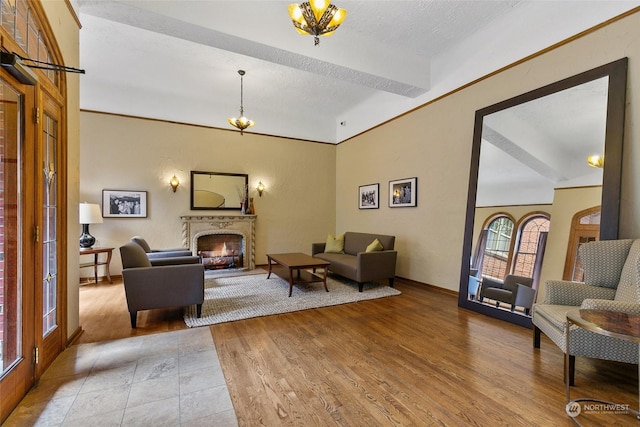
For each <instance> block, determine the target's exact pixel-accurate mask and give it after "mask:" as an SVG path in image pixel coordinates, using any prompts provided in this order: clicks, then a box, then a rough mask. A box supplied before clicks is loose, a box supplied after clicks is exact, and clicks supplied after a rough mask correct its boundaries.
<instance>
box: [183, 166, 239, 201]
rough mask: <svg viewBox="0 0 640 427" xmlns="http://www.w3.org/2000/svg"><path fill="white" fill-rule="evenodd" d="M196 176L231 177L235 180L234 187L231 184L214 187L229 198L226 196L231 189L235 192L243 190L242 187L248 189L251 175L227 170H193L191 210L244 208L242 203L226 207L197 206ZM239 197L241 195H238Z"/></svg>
mask: <svg viewBox="0 0 640 427" xmlns="http://www.w3.org/2000/svg"><path fill="white" fill-rule="evenodd" d="M196 176H209V177H211V176H218V177H231V179H232V180H233V181H234V182H233V184H230V185H233V189H230V188H228V187H229V186H225V187H224V188H223V187H219V188H213V189H214V190H215V191H216V192H217V193H219V194H221V195H222V196H225V200H227V199H228V197H226V195H228V194H229V193H230V191H233V192H237V191H239V190H238V188H240V191H242V189H247V188H249V175H248V174H244V173H225V172H204V171H191V191H190V196H191V198H190V202H191V204H190V206H191V210H192V211H198V210H216V211H218V210H240V209H241V208H242V206H240V204H238V205H237V206H235V205H233V206H224V207H216V206H195V191H196V190H197V189H196V188H195V185H194V182H195V177H196ZM234 194H235V193H234ZM238 199H239V197H238Z"/></svg>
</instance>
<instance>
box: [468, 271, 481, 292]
mask: <svg viewBox="0 0 640 427" xmlns="http://www.w3.org/2000/svg"><path fill="white" fill-rule="evenodd" d="M479 287H480V279H478V278H477V277H476V276H472V275H469V285H468V286H467V292H468V293H469V294H471V295H477V294H478V288H479Z"/></svg>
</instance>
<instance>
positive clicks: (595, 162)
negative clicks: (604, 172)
mask: <svg viewBox="0 0 640 427" xmlns="http://www.w3.org/2000/svg"><path fill="white" fill-rule="evenodd" d="M587 164H588V165H589V166H591V167H592V168H602V167H604V156H598V155H597V154H594V155H592V156H589V157H587Z"/></svg>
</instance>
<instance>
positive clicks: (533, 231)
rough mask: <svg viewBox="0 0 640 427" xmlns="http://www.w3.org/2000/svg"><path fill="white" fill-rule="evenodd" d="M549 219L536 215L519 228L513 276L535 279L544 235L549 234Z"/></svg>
mask: <svg viewBox="0 0 640 427" xmlns="http://www.w3.org/2000/svg"><path fill="white" fill-rule="evenodd" d="M549 224H550V221H549V218H547V217H546V216H543V215H535V216H531V217H529V218H527V219H526V220H525V221H523V222H522V224H521V225H520V227H519V233H518V249H517V250H516V253H515V257H514V262H513V274H515V275H516V276H524V277H533V275H534V268H535V265H536V258H537V255H538V252H539V246H540V244H541V236H544V234H543V233H548V232H549Z"/></svg>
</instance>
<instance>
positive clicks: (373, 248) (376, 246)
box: [365, 239, 383, 252]
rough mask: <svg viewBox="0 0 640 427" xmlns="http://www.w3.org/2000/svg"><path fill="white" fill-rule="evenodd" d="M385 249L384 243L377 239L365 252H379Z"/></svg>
mask: <svg viewBox="0 0 640 427" xmlns="http://www.w3.org/2000/svg"><path fill="white" fill-rule="evenodd" d="M382 249H383V247H382V243H380V241H379V240H378V239H375V240H374V241H373V242H371V243H369V246H367V249H365V252H378V251H381V250H382Z"/></svg>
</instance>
